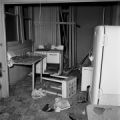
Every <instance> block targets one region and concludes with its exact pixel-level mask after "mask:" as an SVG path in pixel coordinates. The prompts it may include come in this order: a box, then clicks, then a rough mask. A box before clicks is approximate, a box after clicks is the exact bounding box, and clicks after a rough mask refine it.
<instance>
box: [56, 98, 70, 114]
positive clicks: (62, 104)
mask: <svg viewBox="0 0 120 120" xmlns="http://www.w3.org/2000/svg"><path fill="white" fill-rule="evenodd" d="M68 108H70V104H69V101H68V100H67V99H65V98H61V97H58V98H55V104H54V109H55V112H60V111H61V110H65V109H68Z"/></svg>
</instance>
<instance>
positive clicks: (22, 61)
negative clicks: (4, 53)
mask: <svg viewBox="0 0 120 120" xmlns="http://www.w3.org/2000/svg"><path fill="white" fill-rule="evenodd" d="M45 57H46V56H45V55H39V56H28V55H24V56H15V57H13V58H12V60H13V64H15V65H32V90H34V89H35V65H36V64H37V63H38V62H41V63H42V65H41V66H40V68H41V73H40V82H42V72H43V59H44V58H45Z"/></svg>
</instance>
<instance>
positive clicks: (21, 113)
mask: <svg viewBox="0 0 120 120" xmlns="http://www.w3.org/2000/svg"><path fill="white" fill-rule="evenodd" d="M31 83H32V81H31V78H30V77H27V78H26V79H25V80H22V81H20V82H18V83H17V84H16V85H14V86H10V97H9V98H3V99H1V100H0V120H87V115H86V105H88V103H81V102H80V99H81V94H80V91H79V90H78V91H77V94H76V95H74V96H73V97H72V98H69V99H68V101H69V103H70V105H71V107H70V108H69V109H67V110H63V111H61V112H55V111H52V112H45V111H42V108H43V107H44V106H45V105H46V104H49V105H50V106H53V105H54V103H55V98H56V97H58V96H56V95H51V94H47V95H46V96H44V97H42V98H39V99H36V100H34V99H33V98H32V97H31V91H32V88H31ZM70 115H72V118H71V117H70Z"/></svg>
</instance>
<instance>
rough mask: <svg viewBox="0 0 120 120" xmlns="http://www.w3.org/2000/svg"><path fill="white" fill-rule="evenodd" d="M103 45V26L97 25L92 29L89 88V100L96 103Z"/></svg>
mask: <svg viewBox="0 0 120 120" xmlns="http://www.w3.org/2000/svg"><path fill="white" fill-rule="evenodd" d="M103 45H104V26H97V27H96V28H95V31H94V44H93V57H94V61H93V68H94V69H93V78H92V85H91V89H90V101H91V103H93V104H97V103H98V92H99V83H100V74H101V63H102V51H103Z"/></svg>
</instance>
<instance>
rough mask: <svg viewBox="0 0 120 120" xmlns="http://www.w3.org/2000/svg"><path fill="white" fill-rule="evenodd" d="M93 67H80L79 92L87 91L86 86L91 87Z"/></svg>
mask: <svg viewBox="0 0 120 120" xmlns="http://www.w3.org/2000/svg"><path fill="white" fill-rule="evenodd" d="M92 76H93V67H82V81H81V91H87V86H91V82H92Z"/></svg>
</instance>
